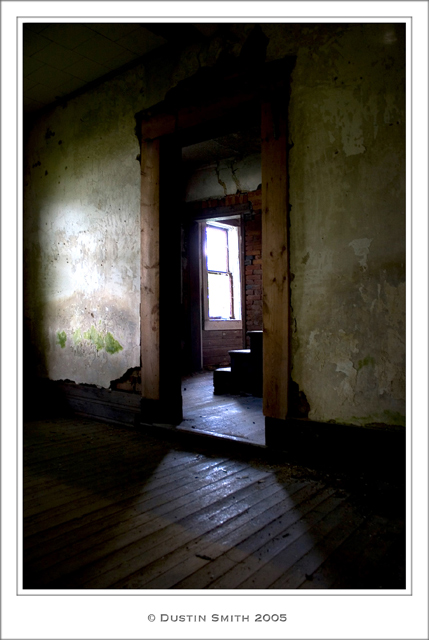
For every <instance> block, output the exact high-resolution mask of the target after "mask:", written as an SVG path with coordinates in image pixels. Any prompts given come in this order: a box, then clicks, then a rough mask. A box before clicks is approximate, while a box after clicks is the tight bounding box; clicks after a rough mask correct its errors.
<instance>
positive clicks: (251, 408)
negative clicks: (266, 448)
mask: <svg viewBox="0 0 429 640" xmlns="http://www.w3.org/2000/svg"><path fill="white" fill-rule="evenodd" d="M182 400H183V422H182V423H181V424H180V425H179V427H178V429H179V430H183V431H192V430H195V431H197V432H201V433H208V434H215V435H217V436H220V437H226V438H230V439H234V440H237V441H244V442H249V443H252V444H258V445H265V418H264V416H263V413H262V398H256V397H254V396H251V395H250V394H241V395H238V394H225V395H214V394H213V371H211V372H201V373H195V374H193V375H190V376H187V377H186V378H184V379H183V381H182Z"/></svg>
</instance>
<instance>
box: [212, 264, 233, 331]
mask: <svg viewBox="0 0 429 640" xmlns="http://www.w3.org/2000/svg"><path fill="white" fill-rule="evenodd" d="M208 285H209V291H208V297H209V318H226V319H228V320H229V318H230V317H231V280H230V277H229V276H228V275H224V274H219V273H209V274H208Z"/></svg>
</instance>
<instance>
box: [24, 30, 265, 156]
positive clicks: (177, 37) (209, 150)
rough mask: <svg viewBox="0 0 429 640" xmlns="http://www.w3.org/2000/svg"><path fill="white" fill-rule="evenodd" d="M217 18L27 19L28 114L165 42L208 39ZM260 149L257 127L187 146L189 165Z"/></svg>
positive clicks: (175, 43)
mask: <svg viewBox="0 0 429 640" xmlns="http://www.w3.org/2000/svg"><path fill="white" fill-rule="evenodd" d="M219 27H220V25H219V24H214V23H204V24H186V23H145V24H140V23H137V22H133V23H130V22H123V23H112V22H104V23H102V22H100V23H82V22H79V23H78V22H76V23H70V22H63V23H58V22H55V23H54V22H52V23H46V22H44V23H42V22H33V23H30V22H28V23H24V25H23V105H24V106H23V108H24V114H25V115H26V116H37V113H38V112H39V111H40V110H41V109H43V108H45V107H48V106H49V105H52V104H54V103H55V102H57V101H63V100H64V99H67V98H68V97H72V96H73V95H76V94H77V93H80V92H83V91H85V90H86V89H87V88H89V86H91V85H93V84H94V83H97V82H99V81H100V82H102V81H103V80H104V79H106V78H107V77H109V76H111V75H112V74H115V73H119V72H120V71H121V70H123V69H124V68H127V67H130V66H132V65H133V64H137V63H139V62H140V61H142V59H143V58H144V56H146V55H147V54H149V53H150V52H151V51H154V50H155V49H158V48H160V47H165V46H172V47H175V48H181V47H183V46H184V45H185V46H187V45H189V44H191V43H192V42H197V41H199V42H204V41H206V40H207V39H209V38H211V37H212V36H213V34H215V33H216V32H217V31H218V29H219ZM259 151H260V134H259V131H258V130H253V129H250V128H247V129H246V130H245V131H243V132H236V133H229V134H228V135H224V136H221V137H217V138H216V139H213V140H209V141H206V142H201V143H198V144H194V145H192V146H189V147H186V148H184V149H183V154H182V156H183V161H184V162H185V163H186V164H187V166H188V167H189V169H193V168H195V167H196V166H201V165H204V164H211V163H213V162H219V161H220V160H223V159H227V158H240V157H245V156H248V155H251V154H253V153H258V152H259Z"/></svg>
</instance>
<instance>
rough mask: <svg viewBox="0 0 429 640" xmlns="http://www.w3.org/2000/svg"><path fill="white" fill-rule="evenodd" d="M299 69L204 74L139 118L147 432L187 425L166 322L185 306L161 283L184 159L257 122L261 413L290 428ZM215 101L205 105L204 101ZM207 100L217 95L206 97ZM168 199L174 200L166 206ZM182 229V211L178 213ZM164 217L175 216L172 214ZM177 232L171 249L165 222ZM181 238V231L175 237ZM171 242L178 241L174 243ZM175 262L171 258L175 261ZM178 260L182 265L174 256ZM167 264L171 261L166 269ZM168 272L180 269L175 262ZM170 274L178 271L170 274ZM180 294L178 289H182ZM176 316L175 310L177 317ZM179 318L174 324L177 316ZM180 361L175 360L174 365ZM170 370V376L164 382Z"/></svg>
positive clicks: (174, 339) (275, 66)
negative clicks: (292, 116) (292, 175)
mask: <svg viewBox="0 0 429 640" xmlns="http://www.w3.org/2000/svg"><path fill="white" fill-rule="evenodd" d="M293 65H294V59H292V58H285V59H283V60H278V61H275V62H271V63H267V64H265V65H264V66H263V68H262V69H260V70H259V72H258V74H257V76H258V79H259V80H257V79H256V77H254V75H253V74H252V75H250V74H249V73H248V72H247V73H243V72H242V71H240V69H239V68H238V66H237V69H236V70H234V69H232V70H231V68H230V67H229V68H228V72H227V73H226V71H225V69H216V68H211V69H203V70H201V71H200V72H199V73H198V74H196V75H195V76H193V77H192V78H191V79H189V80H186V81H184V82H183V83H180V84H179V85H178V87H176V88H175V89H174V90H172V92H170V93H169V94H167V96H166V99H165V100H164V101H163V102H161V103H159V104H157V105H155V106H154V107H152V108H151V109H148V110H145V111H143V112H140V114H138V115H137V116H136V119H137V131H138V133H139V137H140V144H141V359H142V372H141V379H142V422H150V423H169V424H178V423H180V422H181V420H182V417H183V416H182V403H181V390H180V335H179V334H180V331H179V330H178V328H177V325H176V330H175V334H174V329H172V330H171V331H170V334H173V335H169V333H168V318H167V314H169V313H172V314H174V304H177V301H179V303H180V277H179V278H178V277H176V276H177V274H175V273H173V282H172V283H170V282H169V283H168V284H169V286H168V287H167V285H166V282H167V276H166V275H165V272H164V275H163V273H162V270H163V267H162V265H163V264H164V263H163V260H162V258H163V256H164V258H163V259H164V262H165V261H166V257H167V255H168V251H167V250H166V249H165V247H164V244H165V246H168V250H169V251H173V252H174V246H175V245H174V242H177V248H178V249H179V247H180V235H178V227H177V224H174V220H173V218H174V215H173V216H171V209H174V206H175V203H174V198H175V197H177V194H178V193H179V191H178V186H176V187H174V186H173V183H174V179H175V177H177V175H178V174H179V170H178V169H179V166H178V164H175V162H179V161H178V150H179V149H180V148H181V147H182V146H186V145H187V144H192V143H194V142H198V141H202V140H207V139H210V138H212V137H214V136H215V135H219V134H220V133H225V131H227V130H228V129H229V130H231V131H232V130H234V128H235V129H236V130H238V129H237V126H240V127H241V128H242V127H243V122H244V121H245V118H246V115H247V116H248V117H249V118H250V119H252V118H253V119H254V118H255V114H257V116H256V117H259V120H260V122H261V141H262V144H261V164H262V221H263V222H262V225H263V226H262V274H263V276H262V277H263V328H264V349H263V380H264V382H263V410H264V415H265V416H266V418H269V419H271V420H273V419H274V420H282V421H283V420H285V419H286V417H287V411H288V396H289V377H290V338H289V313H290V278H289V237H288V235H289V234H288V185H287V175H288V168H287V104H288V95H289V78H290V73H291V70H292V68H293ZM214 88H215V90H216V91H215V95H216V97H215V98H214V99H212V100H211V101H208V100H207V96H208V95H212V94H213V91H212V90H213V89H214ZM210 90H211V91H210ZM167 194H169V196H167ZM176 206H177V209H176V219H177V221H179V226H180V214H179V206H180V203H179V202H177V204H176ZM168 209H170V210H169V211H168ZM169 214H170V219H171V220H172V222H173V227H174V232H173V233H172V234H171V237H170V240H169V241H168V242H167V240H166V235H165V233H163V230H164V231H165V224H166V221H167V220H168V219H169ZM179 233H180V229H179ZM174 238H175V239H174ZM174 253H175V252H174ZM176 257H177V256H176ZM170 258H171V256H170V255H168V259H169V260H170ZM172 264H173V267H172V269H173V270H174V269H180V265H179V262H178V260H177V259H176V258H174V262H173V263H172ZM174 265H176V266H175V267H174ZM178 287H179V289H177V288H178ZM176 314H177V310H176ZM177 315H178V314H177ZM176 359H177V360H176ZM168 367H170V368H171V369H172V371H170V372H169V373H167V369H168Z"/></svg>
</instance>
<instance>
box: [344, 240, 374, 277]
mask: <svg viewBox="0 0 429 640" xmlns="http://www.w3.org/2000/svg"><path fill="white" fill-rule="evenodd" d="M372 241H373V238H357V239H356V240H352V241H351V242H349V247H352V248H353V251H354V252H355V255H356V256H357V257H358V258H360V260H359V264H360V266H361V267H362V269H363V271H366V270H367V268H368V265H367V258H368V254H369V247H370V246H371V242H372Z"/></svg>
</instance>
